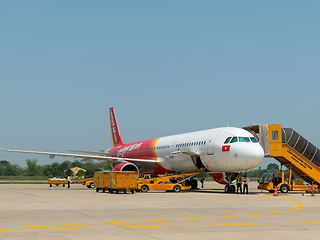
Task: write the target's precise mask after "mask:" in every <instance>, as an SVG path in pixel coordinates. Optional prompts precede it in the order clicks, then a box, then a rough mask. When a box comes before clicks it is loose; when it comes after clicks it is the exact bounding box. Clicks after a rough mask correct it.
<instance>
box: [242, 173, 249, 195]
mask: <svg viewBox="0 0 320 240" xmlns="http://www.w3.org/2000/svg"><path fill="white" fill-rule="evenodd" d="M249 181H250V180H249V178H247V175H244V178H243V194H244V192H246V194H248V183H249Z"/></svg>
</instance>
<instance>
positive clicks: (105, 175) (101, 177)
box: [93, 172, 109, 192]
mask: <svg viewBox="0 0 320 240" xmlns="http://www.w3.org/2000/svg"><path fill="white" fill-rule="evenodd" d="M93 179H94V183H93V186H94V187H95V188H96V191H97V192H99V191H100V190H102V192H105V191H106V190H107V189H108V179H109V172H95V173H94V176H93Z"/></svg>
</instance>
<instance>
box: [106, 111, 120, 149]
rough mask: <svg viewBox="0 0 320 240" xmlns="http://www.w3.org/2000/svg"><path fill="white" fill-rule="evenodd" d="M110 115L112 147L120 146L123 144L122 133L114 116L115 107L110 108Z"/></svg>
mask: <svg viewBox="0 0 320 240" xmlns="http://www.w3.org/2000/svg"><path fill="white" fill-rule="evenodd" d="M109 115H110V133H111V147H114V146H116V145H119V144H123V142H122V140H121V136H120V131H119V129H118V124H117V120H116V116H115V115H114V111H113V107H111V108H109Z"/></svg>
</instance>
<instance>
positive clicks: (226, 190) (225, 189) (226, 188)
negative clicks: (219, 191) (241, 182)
mask: <svg viewBox="0 0 320 240" xmlns="http://www.w3.org/2000/svg"><path fill="white" fill-rule="evenodd" d="M224 192H225V193H228V192H229V186H228V185H225V186H224Z"/></svg>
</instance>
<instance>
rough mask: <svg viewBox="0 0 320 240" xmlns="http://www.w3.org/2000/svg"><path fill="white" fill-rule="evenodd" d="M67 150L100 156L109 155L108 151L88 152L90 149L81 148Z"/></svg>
mask: <svg viewBox="0 0 320 240" xmlns="http://www.w3.org/2000/svg"><path fill="white" fill-rule="evenodd" d="M68 152H76V153H88V154H94V155H100V156H110V154H109V153H108V152H90V151H82V150H68Z"/></svg>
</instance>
